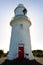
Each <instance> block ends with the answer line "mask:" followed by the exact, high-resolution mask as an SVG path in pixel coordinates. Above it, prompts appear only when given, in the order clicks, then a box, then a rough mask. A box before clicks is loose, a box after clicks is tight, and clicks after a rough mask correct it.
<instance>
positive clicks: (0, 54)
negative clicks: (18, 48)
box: [0, 50, 9, 58]
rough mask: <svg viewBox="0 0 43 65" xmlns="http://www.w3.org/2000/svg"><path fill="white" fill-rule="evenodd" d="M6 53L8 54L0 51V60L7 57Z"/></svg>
mask: <svg viewBox="0 0 43 65" xmlns="http://www.w3.org/2000/svg"><path fill="white" fill-rule="evenodd" d="M8 53H9V52H7V53H4V51H3V50H0V58H1V57H6V56H7V55H8Z"/></svg>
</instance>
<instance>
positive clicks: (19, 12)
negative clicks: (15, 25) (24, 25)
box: [14, 4, 27, 16]
mask: <svg viewBox="0 0 43 65" xmlns="http://www.w3.org/2000/svg"><path fill="white" fill-rule="evenodd" d="M14 12H15V16H16V15H26V13H27V10H26V8H25V7H24V6H23V4H19V5H18V6H17V7H16V9H15V10H14Z"/></svg>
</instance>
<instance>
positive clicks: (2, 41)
mask: <svg viewBox="0 0 43 65" xmlns="http://www.w3.org/2000/svg"><path fill="white" fill-rule="evenodd" d="M20 3H21V4H24V6H25V7H26V9H27V16H28V18H30V20H31V22H32V25H31V27H30V36H31V47H32V50H35V49H41V50H43V0H0V49H3V50H4V51H5V52H6V51H8V50H9V46H10V38H11V29H12V28H11V26H10V21H11V19H12V17H14V15H15V14H14V9H15V8H16V7H17V5H18V4H20Z"/></svg>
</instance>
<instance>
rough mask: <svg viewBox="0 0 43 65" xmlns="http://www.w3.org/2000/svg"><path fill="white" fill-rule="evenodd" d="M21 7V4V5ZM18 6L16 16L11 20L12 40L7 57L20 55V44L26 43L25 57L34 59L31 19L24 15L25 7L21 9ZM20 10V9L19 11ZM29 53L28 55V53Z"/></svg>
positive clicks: (12, 57) (10, 58)
mask: <svg viewBox="0 0 43 65" xmlns="http://www.w3.org/2000/svg"><path fill="white" fill-rule="evenodd" d="M19 6H20V7H19V8H21V5H19ZM19 8H16V10H15V13H16V16H15V17H14V18H13V20H12V21H11V23H10V25H11V26H12V32H11V41H10V49H9V54H8V56H7V59H9V60H13V59H15V58H17V57H18V45H19V44H23V45H24V57H25V58H28V59H30V60H32V59H34V57H33V54H32V51H31V40H30V30H29V27H30V25H31V22H30V20H28V18H27V16H25V15H24V13H23V12H22V10H23V9H24V7H23V6H22V8H21V9H20V10H19ZM18 11H20V12H21V13H20V12H19V13H18ZM17 13H18V14H17ZM27 54H28V55H27Z"/></svg>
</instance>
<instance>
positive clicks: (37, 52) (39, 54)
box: [32, 50, 43, 57]
mask: <svg viewBox="0 0 43 65" xmlns="http://www.w3.org/2000/svg"><path fill="white" fill-rule="evenodd" d="M32 53H33V55H34V56H36V57H43V51H42V50H33V51H32Z"/></svg>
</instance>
